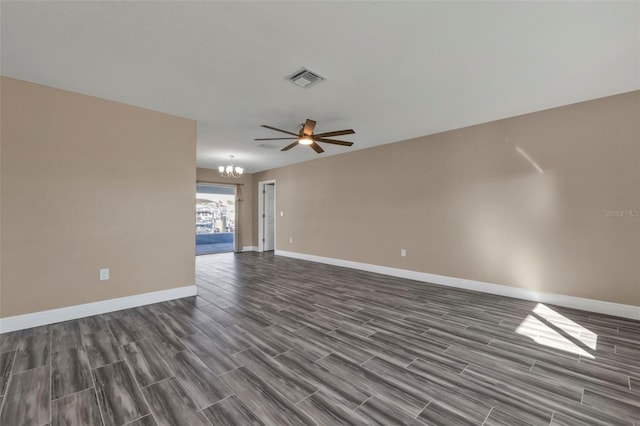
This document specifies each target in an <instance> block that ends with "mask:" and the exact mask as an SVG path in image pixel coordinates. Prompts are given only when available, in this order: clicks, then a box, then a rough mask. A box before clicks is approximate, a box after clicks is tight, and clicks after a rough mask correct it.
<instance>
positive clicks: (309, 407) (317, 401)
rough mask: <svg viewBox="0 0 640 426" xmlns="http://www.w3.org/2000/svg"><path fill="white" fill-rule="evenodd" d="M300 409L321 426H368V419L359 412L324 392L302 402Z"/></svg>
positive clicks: (299, 405)
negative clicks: (366, 425)
mask: <svg viewBox="0 0 640 426" xmlns="http://www.w3.org/2000/svg"><path fill="white" fill-rule="evenodd" d="M298 408H300V409H301V410H302V411H304V412H305V413H306V414H307V415H309V417H311V418H312V419H313V420H315V421H316V422H317V424H318V425H320V426H333V425H357V424H362V425H364V424H366V423H367V419H366V418H365V417H364V416H363V415H361V414H360V413H359V412H356V411H353V410H351V409H349V408H348V407H345V406H344V405H342V404H340V403H339V402H337V401H335V400H334V399H333V398H331V397H330V396H328V395H326V394H325V393H324V392H323V391H322V390H320V391H318V392H316V393H314V394H313V395H311V396H310V397H308V398H306V399H305V400H303V401H301V402H300V403H299V404H298Z"/></svg>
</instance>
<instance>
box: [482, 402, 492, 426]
mask: <svg viewBox="0 0 640 426" xmlns="http://www.w3.org/2000/svg"><path fill="white" fill-rule="evenodd" d="M493 408H494V407H493V406H492V407H491V408H490V409H489V412H488V413H487V415H486V416H485V418H484V420H483V421H482V425H481V426H484V424H485V423H487V420H489V417H490V416H491V413H492V412H493Z"/></svg>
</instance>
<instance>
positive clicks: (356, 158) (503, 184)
mask: <svg viewBox="0 0 640 426" xmlns="http://www.w3.org/2000/svg"><path fill="white" fill-rule="evenodd" d="M489 101H490V100H489ZM380 119H384V118H383V117H381V118H380ZM424 119H425V120H428V119H429V117H425V118H424ZM357 130H358V129H356V131H357ZM295 149H308V148H306V147H297V148H295ZM345 151H346V150H345ZM283 155H286V153H283ZM267 179H276V181H277V184H276V185H277V200H276V201H277V209H278V210H279V211H280V210H282V211H284V213H285V215H284V216H283V217H280V216H277V218H276V219H277V249H279V250H287V251H294V252H299V253H306V254H313V255H318V256H325V257H332V258H338V259H346V260H352V261H357V262H364V263H370V264H376V265H383V266H389V267H395V268H403V269H409V270H414V271H420V272H426V273H432V274H439V275H446V276H451V277H457V278H466V279H471V280H477V281H484V282H489V283H496V284H503V285H508V286H513V287H519V288H526V289H531V290H536V291H542V292H549V293H556V294H563V295H570V296H577V297H585V298H590V299H597V300H603V301H609V302H618V303H624V304H630V305H639V306H640V217H639V216H638V215H639V214H640V92H638V91H636V92H631V93H627V94H622V95H618V96H612V97H607V98H603V99H598V100H594V101H589V102H584V103H579V104H574V105H570V106H566V107H561V108H555V109H551V110H547V111H542V112H537V113H532V114H528V115H524V116H519V117H514V118H508V119H505V120H500V121H496V122H491V123H486V124H482V125H477V126H473V127H468V128H463V129H459V130H454V131H449V132H445V133H440V134H436V135H431V136H426V137H421V138H417V139H412V140H408V141H403V142H399V143H394V144H390V145H383V146H379V147H375V148H371V149H366V150H361V151H354V152H351V153H346V154H342V155H337V156H332V157H327V158H319V159H317V160H312V161H309V162H305V163H302V164H296V165H292V166H287V167H283V168H279V169H274V170H270V171H266V172H262V173H258V174H255V175H254V183H255V185H254V186H256V185H257V182H259V181H262V180H267ZM256 200H257V196H254V203H255V204H254V223H257V207H256V205H257V201H256ZM256 232H257V231H256ZM290 237H291V238H293V243H291V244H290V243H289V238H290ZM256 239H257V237H256ZM401 248H405V249H406V250H407V257H400V249H401Z"/></svg>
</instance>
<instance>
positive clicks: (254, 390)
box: [222, 367, 315, 426]
mask: <svg viewBox="0 0 640 426" xmlns="http://www.w3.org/2000/svg"><path fill="white" fill-rule="evenodd" d="M222 379H223V380H224V382H225V383H226V384H227V385H228V386H229V387H230V388H231V389H232V390H233V391H234V393H235V394H236V395H237V396H238V398H240V400H241V401H242V402H243V403H244V405H246V406H247V407H248V408H249V409H250V410H251V412H253V413H254V414H255V415H256V416H257V417H258V418H259V419H260V420H261V421H262V422H264V424H266V425H273V426H283V425H313V424H315V422H314V421H313V420H312V419H311V418H310V417H309V416H307V415H306V414H304V413H303V412H302V411H300V409H299V408H297V407H296V406H295V405H293V403H291V402H290V401H289V400H288V399H286V398H285V397H284V396H282V395H281V394H280V393H279V392H277V391H276V390H275V389H273V388H272V387H271V386H269V385H268V384H266V383H265V382H264V381H263V380H262V379H260V378H259V377H258V376H256V375H255V374H254V373H253V372H252V371H250V370H249V369H247V368H246V367H240V368H238V369H236V370H234V371H232V372H231V373H228V374H225V375H224V376H222Z"/></svg>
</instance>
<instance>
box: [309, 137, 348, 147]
mask: <svg viewBox="0 0 640 426" xmlns="http://www.w3.org/2000/svg"><path fill="white" fill-rule="evenodd" d="M315 140H316V141H318V142H324V143H332V144H334V145H342V146H351V145H353V142H347V141H338V140H335V139H325V138H315Z"/></svg>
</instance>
